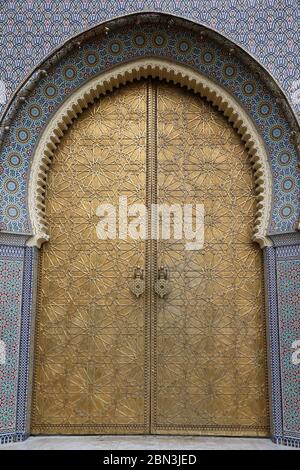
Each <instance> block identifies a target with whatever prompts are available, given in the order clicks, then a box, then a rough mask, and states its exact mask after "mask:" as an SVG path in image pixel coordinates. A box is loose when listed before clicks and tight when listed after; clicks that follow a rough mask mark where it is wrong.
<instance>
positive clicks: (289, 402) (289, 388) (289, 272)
mask: <svg viewBox="0 0 300 470" xmlns="http://www.w3.org/2000/svg"><path fill="white" fill-rule="evenodd" d="M276 258H277V289H278V316H279V331H280V360H281V383H282V406H283V409H282V413H283V435H284V436H286V437H297V438H299V439H300V364H295V363H293V361H292V353H293V352H294V351H295V349H293V346H292V344H293V342H294V341H299V340H300V245H294V246H293V245H291V246H288V247H278V248H276ZM298 349H300V348H298Z"/></svg>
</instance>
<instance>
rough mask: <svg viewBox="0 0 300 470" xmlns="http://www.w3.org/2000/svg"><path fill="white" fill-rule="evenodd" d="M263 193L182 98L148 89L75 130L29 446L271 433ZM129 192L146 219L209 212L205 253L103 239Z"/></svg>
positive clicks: (44, 263)
mask: <svg viewBox="0 0 300 470" xmlns="http://www.w3.org/2000/svg"><path fill="white" fill-rule="evenodd" d="M253 186H254V185H253V179H252V173H251V168H250V163H249V161H248V159H247V155H246V151H245V149H244V147H243V145H242V143H241V142H240V139H239V137H238V136H237V135H236V134H235V132H234V130H233V129H232V128H231V126H230V124H229V123H228V122H227V121H226V120H225V118H224V117H223V116H222V115H220V114H219V113H218V112H217V111H216V110H214V109H213V108H212V107H211V106H210V105H209V104H207V103H206V102H204V101H203V100H201V99H200V97H199V96H197V95H192V94H190V93H189V92H187V91H185V90H182V89H180V88H178V87H175V86H171V85H168V84H165V83H161V82H156V81H153V80H149V81H147V82H136V83H133V84H131V85H128V86H126V87H124V88H121V89H119V90H117V91H115V92H113V93H112V94H109V95H107V96H106V97H104V98H102V99H101V100H100V101H99V102H97V103H95V104H94V105H93V106H91V107H90V108H89V109H88V110H86V111H85V112H84V113H83V114H82V115H81V117H79V118H78V120H77V121H75V123H74V124H73V126H72V127H71V129H70V130H69V131H68V133H67V134H66V135H65V136H64V138H63V140H62V142H61V144H60V146H59V148H58V151H57V154H56V156H55V159H54V161H53V165H52V169H51V172H50V176H49V180H48V185H47V198H46V201H47V216H48V220H49V227H50V237H51V238H50V242H49V243H47V244H45V245H44V247H43V249H42V254H41V263H40V282H39V295H38V299H39V301H38V312H37V331H36V349H35V371H34V393H33V407H32V410H33V412H32V433H33V434H113V433H118V434H121V433H127V434H147V433H156V434H159V433H161V434H163V433H165V434H229V435H266V434H267V433H268V417H267V414H268V413H267V398H266V363H265V361H266V358H265V352H266V351H265V325H264V308H263V275H262V261H261V254H260V251H259V248H257V247H256V246H255V245H254V244H253V243H252V242H251V229H252V226H253V221H254V208H255V197H254V188H253ZM124 195H126V196H127V197H128V203H130V204H131V203H136V202H137V203H146V206H147V207H150V205H151V203H156V202H165V203H168V204H172V203H179V204H184V203H193V204H195V203H203V204H204V208H205V213H206V215H205V244H204V249H203V250H200V251H188V250H186V249H185V242H184V240H183V241H178V240H177V241H175V240H173V239H170V240H158V241H156V240H152V239H151V237H150V236H149V237H148V239H147V240H146V241H145V242H144V241H135V240H132V239H130V238H127V239H126V240H125V239H124V240H122V239H119V238H117V239H110V240H99V239H98V238H97V236H96V225H97V223H98V221H99V218H98V216H97V215H96V208H97V206H98V204H99V203H103V202H108V203H111V204H117V203H118V199H119V196H124ZM150 225H151V213H150V212H149V218H148V230H150V228H149V227H150ZM148 235H149V234H148ZM137 266H140V267H141V268H142V269H144V275H143V276H144V279H142V281H143V282H144V283H145V290H144V292H143V293H142V294H141V295H139V296H136V295H134V294H133V292H132V279H133V274H134V269H135V268H137ZM162 266H163V267H164V268H163V269H160V268H161V267H162ZM166 268H167V269H168V272H167V275H166V277H167V283H168V292H167V294H166V295H163V296H162V297H160V296H159V295H158V294H157V280H158V277H159V275H160V274H161V275H162V277H161V278H164V274H165V269H166ZM136 272H138V273H141V269H138V270H137V271H136Z"/></svg>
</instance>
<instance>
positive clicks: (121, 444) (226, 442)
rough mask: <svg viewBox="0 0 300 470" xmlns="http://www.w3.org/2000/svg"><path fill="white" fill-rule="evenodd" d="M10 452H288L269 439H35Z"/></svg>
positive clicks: (168, 437) (158, 437) (56, 437)
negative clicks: (211, 450)
mask: <svg viewBox="0 0 300 470" xmlns="http://www.w3.org/2000/svg"><path fill="white" fill-rule="evenodd" d="M1 449H3V450H4V449H11V450H135V449H136V450H151V449H153V450H158V449H159V450H210V449H213V450H218V449H220V450H223V449H224V450H289V449H290V448H289V447H285V446H280V445H276V444H274V443H273V442H271V440H270V439H263V438H260V439H259V438H239V437H203V436H201V437H198V436H192V437H189V436H177V437H176V436H38V437H30V438H29V439H27V440H26V441H24V442H16V443H12V444H4V445H2V446H1V447H0V451H1Z"/></svg>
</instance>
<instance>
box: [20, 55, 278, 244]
mask: <svg viewBox="0 0 300 470" xmlns="http://www.w3.org/2000/svg"><path fill="white" fill-rule="evenodd" d="M149 76H152V77H159V78H160V79H166V80H169V81H172V82H174V83H178V84H180V85H181V86H186V87H187V88H188V89H190V90H192V91H193V92H194V93H199V94H200V96H201V97H205V98H206V99H207V100H208V101H209V102H211V103H212V104H213V105H214V106H216V107H217V108H218V109H219V110H220V111H221V112H222V113H223V114H224V115H225V116H226V117H227V119H228V120H229V122H230V123H231V124H232V126H233V127H234V128H235V129H236V130H237V132H238V133H239V135H240V136H241V139H242V140H243V142H244V143H245V147H246V149H247V152H248V155H249V157H250V159H251V162H252V166H253V171H254V177H255V189H256V198H257V211H256V218H255V223H254V229H253V240H254V241H256V242H258V243H259V244H260V246H261V247H263V246H267V245H271V244H272V243H271V241H270V239H269V238H268V237H267V236H266V233H267V226H268V220H269V216H270V210H271V198H272V194H271V192H272V181H271V180H272V176H271V170H270V167H269V163H268V156H267V152H266V149H265V147H264V143H263V140H262V138H261V136H260V135H259V133H258V131H257V130H256V128H255V126H254V124H253V122H252V121H251V119H250V118H249V116H248V115H247V114H246V112H245V111H244V110H243V109H242V107H241V106H240V105H239V103H238V102H237V100H235V99H234V98H233V97H232V96H231V95H230V94H229V93H228V92H226V91H225V90H224V89H223V88H221V87H220V86H218V85H217V84H216V83H214V82H213V81H211V80H209V79H208V78H206V77H204V76H202V75H200V74H199V73H197V72H195V71H193V70H191V69H189V68H188V67H183V66H181V65H178V64H175V63H171V62H168V61H166V60H162V59H141V60H137V61H134V62H131V63H127V64H123V65H120V66H118V67H116V68H115V69H114V70H113V71H109V72H107V73H103V74H101V75H99V76H97V77H95V78H94V79H93V80H91V81H89V82H88V83H86V84H85V85H84V86H82V87H81V88H80V89H79V90H77V91H76V92H75V93H73V94H72V95H71V96H70V97H69V98H68V99H67V100H66V101H65V102H64V104H63V105H62V106H61V107H60V109H59V110H58V111H57V112H56V113H55V115H54V116H53V117H52V119H51V121H50V122H49V123H48V125H47V127H46V129H45V131H44V133H43V135H42V137H41V139H40V141H39V144H38V146H37V148H36V151H35V154H34V156H33V162H32V167H31V174H30V182H29V194H28V196H29V198H28V199H29V213H30V219H31V224H32V227H33V236H32V237H31V238H30V239H29V240H28V243H27V244H28V245H29V246H38V247H40V246H41V244H42V243H43V242H45V241H47V240H49V235H48V230H47V214H46V213H45V201H44V199H45V183H46V179H47V172H48V170H49V168H50V166H51V158H52V157H53V155H54V152H55V149H56V147H57V145H58V144H59V142H60V140H61V138H62V136H63V134H64V132H65V131H66V130H67V129H68V127H69V126H70V125H71V124H72V122H73V120H74V119H76V117H77V116H78V115H79V114H81V113H82V112H83V110H84V109H86V108H87V107H88V106H89V104H91V103H93V102H94V100H95V99H97V98H99V97H100V96H101V95H103V94H105V93H107V92H108V91H111V90H112V89H113V88H115V87H119V86H120V85H122V84H126V83H127V82H130V81H132V80H134V79H140V78H146V77H149Z"/></svg>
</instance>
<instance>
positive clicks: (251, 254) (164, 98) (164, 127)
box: [152, 83, 269, 436]
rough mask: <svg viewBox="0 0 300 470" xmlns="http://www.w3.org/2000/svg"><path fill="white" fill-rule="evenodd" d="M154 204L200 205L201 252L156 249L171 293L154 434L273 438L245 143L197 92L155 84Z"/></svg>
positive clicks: (157, 374)
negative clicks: (202, 223)
mask: <svg viewBox="0 0 300 470" xmlns="http://www.w3.org/2000/svg"><path fill="white" fill-rule="evenodd" d="M157 100H158V103H157V109H158V121H157V122H158V143H157V144H158V145H157V149H158V150H157V159H158V172H157V174H158V176H157V179H158V202H159V203H166V204H172V203H179V204H183V203H192V204H196V203H198V204H201V203H202V204H204V209H205V232H204V233H205V241H204V248H203V249H202V250H198V251H189V250H187V249H186V248H185V243H184V242H182V241H175V240H172V239H171V240H163V241H159V243H158V266H160V265H162V266H167V267H168V269H169V271H170V279H169V289H170V291H169V293H168V294H167V295H166V296H165V297H163V298H162V299H161V298H158V297H157V311H156V313H154V315H155V319H154V322H153V328H154V331H153V334H154V337H156V341H155V342H154V344H153V348H154V349H153V355H152V357H153V365H152V370H153V371H154V372H153V374H154V375H153V377H152V432H153V433H158V434H159V433H162V434H164V433H165V434H168V433H169V434H176V433H177V434H215V435H217V434H220V435H246V436H247V435H261V436H264V435H267V434H268V432H269V427H268V409H267V383H266V382H267V379H266V346H265V322H264V316H265V314H264V293H263V269H262V259H261V251H260V249H259V247H258V246H256V245H255V244H254V243H253V242H252V241H251V232H252V229H253V223H254V215H255V194H254V181H253V178H252V171H251V167H250V162H249V159H248V157H247V154H246V151H245V149H244V146H243V144H242V142H241V140H240V137H239V136H238V135H237V134H236V133H235V131H234V130H233V129H232V127H231V125H230V124H229V123H228V122H227V120H226V119H225V117H224V116H222V115H221V114H220V113H219V112H218V111H217V110H215V109H214V108H213V107H212V106H211V105H209V104H208V103H207V102H206V101H204V100H202V99H201V98H200V97H199V95H192V94H191V93H189V92H187V91H185V90H183V89H180V88H178V87H175V86H170V85H168V84H163V83H159V84H158V98H157Z"/></svg>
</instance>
